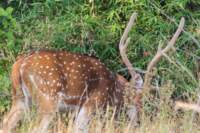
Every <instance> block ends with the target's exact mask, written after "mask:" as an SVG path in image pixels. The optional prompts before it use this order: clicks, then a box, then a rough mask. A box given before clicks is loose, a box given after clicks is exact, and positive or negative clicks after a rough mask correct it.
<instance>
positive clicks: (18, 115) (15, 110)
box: [3, 99, 27, 133]
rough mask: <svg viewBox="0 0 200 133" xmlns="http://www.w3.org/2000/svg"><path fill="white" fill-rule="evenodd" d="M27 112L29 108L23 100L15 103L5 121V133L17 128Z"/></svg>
mask: <svg viewBox="0 0 200 133" xmlns="http://www.w3.org/2000/svg"><path fill="white" fill-rule="evenodd" d="M26 110H27V106H26V105H25V102H24V100H23V99H18V100H16V101H14V102H13V103H12V107H11V110H10V112H9V113H8V114H7V115H6V116H5V118H4V120H3V133H10V132H11V131H12V130H13V129H14V128H15V127H16V126H17V123H18V122H19V121H20V120H21V119H23V116H24V113H25V111H26Z"/></svg>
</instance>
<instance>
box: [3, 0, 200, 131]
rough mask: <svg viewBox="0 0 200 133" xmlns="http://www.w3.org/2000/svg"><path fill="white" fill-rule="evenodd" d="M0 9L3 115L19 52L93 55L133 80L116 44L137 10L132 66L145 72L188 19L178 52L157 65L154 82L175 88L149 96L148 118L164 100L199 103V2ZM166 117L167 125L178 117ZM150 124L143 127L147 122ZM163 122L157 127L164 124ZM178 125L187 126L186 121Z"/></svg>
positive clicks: (19, 0)
mask: <svg viewBox="0 0 200 133" xmlns="http://www.w3.org/2000/svg"><path fill="white" fill-rule="evenodd" d="M0 7H2V8H0V116H2V115H3V114H4V113H5V112H6V111H7V110H8V109H9V107H10V100H11V99H10V98H11V97H10V96H11V93H10V90H11V82H10V80H9V74H10V70H11V65H12V64H13V62H14V60H15V57H16V56H17V55H18V54H20V53H27V52H28V51H30V50H34V49H44V48H45V49H64V50H69V51H73V52H78V53H83V54H89V55H94V56H96V57H98V58H100V59H101V61H102V62H104V63H105V64H106V65H107V66H108V67H109V68H110V69H111V70H112V71H113V72H119V73H120V74H122V75H124V76H125V77H127V78H129V77H130V75H129V74H128V72H127V70H126V69H125V66H124V65H123V64H122V62H121V59H120V55H119V51H118V47H117V46H118V43H119V40H120V37H121V35H122V32H123V30H124V28H125V26H126V23H127V21H128V19H129V17H130V15H131V14H132V12H134V11H135V12H137V13H138V17H137V21H136V25H135V26H134V27H133V29H132V31H131V32H130V35H129V36H130V37H131V42H130V44H129V47H128V56H129V58H130V60H131V62H132V63H133V66H134V67H136V68H138V69H139V70H142V71H143V70H145V69H146V66H147V64H148V62H149V61H150V60H151V59H152V58H153V56H154V55H155V53H156V50H157V47H158V45H159V44H161V45H163V47H164V46H166V44H167V41H168V40H169V39H170V38H171V37H172V35H173V33H174V32H175V30H176V28H177V26H178V23H179V20H180V18H181V17H182V16H184V17H185V19H186V24H185V28H184V30H185V32H184V33H182V34H181V36H180V37H179V39H178V41H177V43H176V52H175V54H172V53H169V56H170V61H169V60H166V59H162V60H161V61H160V62H159V64H158V65H157V69H156V71H155V74H156V76H155V78H154V80H153V82H152V84H153V85H157V86H158V87H159V88H163V87H162V86H163V85H165V84H166V83H169V82H170V85H171V86H172V87H168V89H169V88H173V89H170V92H169V93H166V94H165V93H164V94H163V95H161V96H158V97H155V96H154V95H153V99H151V100H149V97H152V96H151V95H150V94H149V96H146V97H147V98H146V99H145V98H144V103H145V104H144V112H145V114H146V115H147V114H156V113H161V112H162V111H161V110H158V108H161V105H160V104H161V103H162V102H164V103H166V101H165V98H167V99H168V101H173V100H177V99H182V100H186V101H193V102H195V101H196V100H197V92H198V91H199V83H198V82H199V81H198V79H197V76H196V75H197V72H198V64H197V60H198V59H199V56H200V41H199V40H200V2H198V1H197V0H181V1H178V0H165V1H158V0H151V1H148V0H138V1H132V0H97V1H93V0H91V1H89V0H88V1H84V0H74V1H70V0H44V1H42V0H15V1H14V0H13V1H10V2H8V1H1V2H0ZM8 7H9V8H8ZM144 53H148V56H145V54H144ZM1 55H3V56H1ZM156 94H157V93H156ZM158 94H160V92H159V93H158ZM162 106H163V104H162ZM168 107H170V106H168ZM170 111H171V112H172V113H171V112H170ZM168 113H169V114H170V116H171V117H173V115H174V114H176V113H175V112H174V111H173V110H168V111H164V114H168ZM146 115H144V116H146ZM159 115H160V114H159ZM187 116H190V115H188V114H187V115H186V116H185V117H187ZM159 118H160V117H159ZM167 118H168V117H167ZM167 118H166V121H164V123H165V122H169V121H171V120H173V119H174V118H176V117H173V119H167ZM155 119H157V118H156V117H155ZM146 120H147V121H146V122H145V121H143V123H148V119H146ZM159 121H160V120H159ZM159 121H156V123H157V124H160V126H161V125H163V124H162V122H161V123H159ZM180 121H183V123H184V119H182V120H180ZM183 125H184V124H183ZM169 126H171V125H170V124H169ZM172 126H173V124H172ZM183 127H185V126H183ZM166 128H167V127H166ZM144 130H145V129H144ZM168 131H169V130H168Z"/></svg>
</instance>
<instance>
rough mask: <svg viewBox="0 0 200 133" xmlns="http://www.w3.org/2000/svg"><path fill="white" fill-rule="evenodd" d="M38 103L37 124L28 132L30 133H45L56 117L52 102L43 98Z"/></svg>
mask: <svg viewBox="0 0 200 133" xmlns="http://www.w3.org/2000/svg"><path fill="white" fill-rule="evenodd" d="M39 101H40V103H39V108H38V110H37V113H38V115H37V117H36V122H37V123H36V124H35V125H34V127H33V128H32V129H31V131H29V132H30V133H47V131H48V128H49V125H50V124H51V122H52V121H53V118H54V117H55V115H56V111H57V108H56V102H55V101H54V100H47V99H45V98H44V97H43V98H41V99H40V100H39Z"/></svg>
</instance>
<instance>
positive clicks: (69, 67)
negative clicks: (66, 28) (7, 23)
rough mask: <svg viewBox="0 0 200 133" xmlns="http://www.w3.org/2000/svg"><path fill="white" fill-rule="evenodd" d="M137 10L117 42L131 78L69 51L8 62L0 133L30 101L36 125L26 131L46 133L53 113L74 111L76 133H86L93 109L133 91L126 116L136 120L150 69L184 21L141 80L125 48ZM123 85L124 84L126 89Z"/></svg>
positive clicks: (8, 129)
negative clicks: (7, 99)
mask: <svg viewBox="0 0 200 133" xmlns="http://www.w3.org/2000/svg"><path fill="white" fill-rule="evenodd" d="M135 18H136V13H133V15H132V16H131V18H130V20H129V23H128V24H127V27H126V28H125V31H124V33H123V35H122V38H121V40H120V43H119V50H120V55H121V57H122V60H123V62H124V64H125V65H126V66H127V68H128V71H129V73H130V75H131V77H132V79H131V81H127V80H126V79H125V78H124V77H123V76H121V75H119V74H115V73H112V72H111V71H110V70H109V69H108V68H107V67H106V66H105V65H104V64H103V63H102V62H100V61H99V59H97V58H94V57H90V56H86V55H81V54H78V53H71V52H68V51H45V50H41V51H35V52H31V53H29V54H28V55H22V56H20V57H19V58H18V59H17V61H16V62H15V63H14V65H13V66H12V72H11V80H12V107H11V110H10V112H9V113H8V114H7V115H6V116H5V118H4V120H3V128H2V130H1V132H2V133H10V132H12V131H13V130H14V129H15V127H16V126H17V123H18V122H19V121H20V120H21V119H22V118H23V116H24V113H25V112H26V111H28V110H29V109H30V108H31V106H32V104H35V105H36V109H37V113H38V115H37V117H38V120H39V123H38V125H36V126H35V127H33V129H32V130H31V131H30V132H32V133H38V131H39V132H40V133H45V132H46V131H47V129H48V126H49V124H50V123H51V122H52V120H53V118H54V117H55V113H56V112H60V111H67V110H69V109H70V110H71V109H74V110H77V111H78V113H77V116H76V118H75V132H76V133H80V132H84V133H86V132H88V126H87V125H88V123H89V121H90V118H91V116H92V114H93V113H94V112H95V110H96V108H102V109H103V108H104V107H105V106H107V105H111V106H114V107H117V108H118V107H121V106H122V105H123V104H124V92H125V90H127V89H130V88H131V89H135V90H136V95H135V97H134V98H133V99H131V100H133V101H134V104H133V105H132V106H131V107H130V108H129V110H128V111H127V112H128V116H129V117H130V120H131V121H132V120H136V118H137V114H138V111H139V108H140V99H141V96H142V89H143V88H145V86H146V87H148V85H150V79H151V74H150V72H151V71H152V69H153V67H155V65H156V63H157V62H158V61H159V60H160V58H161V57H162V56H163V55H164V54H166V53H167V52H168V51H169V50H170V49H171V48H172V47H173V45H174V43H175V41H176V39H177V38H178V36H179V34H180V33H181V31H182V29H183V24H184V19H182V20H181V23H180V25H179V28H178V30H177V32H176V33H175V35H174V36H173V38H172V39H171V41H169V44H168V45H167V47H166V48H165V49H163V50H161V48H159V50H158V52H157V54H156V56H155V58H153V60H152V61H151V62H150V63H149V65H148V69H147V72H146V75H145V78H144V83H143V79H142V77H141V75H140V74H139V73H137V72H136V71H135V69H134V67H133V66H132V64H131V63H130V61H129V59H128V57H127V55H126V48H127V46H128V43H129V41H130V38H128V33H129V31H130V30H131V27H132V26H133V24H134V21H135ZM127 86H128V87H127Z"/></svg>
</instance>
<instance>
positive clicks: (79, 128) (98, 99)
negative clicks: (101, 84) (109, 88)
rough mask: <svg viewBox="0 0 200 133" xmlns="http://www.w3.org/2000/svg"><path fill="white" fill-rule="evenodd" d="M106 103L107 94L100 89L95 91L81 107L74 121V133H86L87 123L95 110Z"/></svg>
mask: <svg viewBox="0 0 200 133" xmlns="http://www.w3.org/2000/svg"><path fill="white" fill-rule="evenodd" d="M107 101H108V94H107V92H106V91H105V90H104V89H103V88H101V89H99V90H98V89H97V90H95V91H94V92H93V93H92V94H91V95H90V96H89V97H88V99H87V100H86V102H85V103H84V104H83V106H82V107H81V109H80V111H79V113H78V115H77V117H76V120H75V133H88V130H89V121H90V119H91V117H92V115H93V114H94V113H95V111H96V110H97V109H100V108H102V107H103V106H104V105H105V104H106V102H107Z"/></svg>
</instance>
